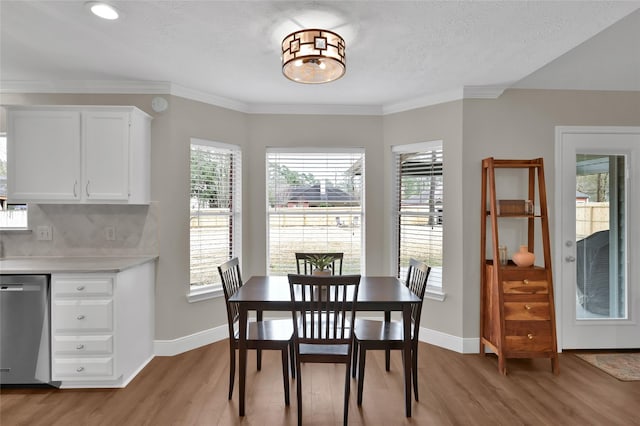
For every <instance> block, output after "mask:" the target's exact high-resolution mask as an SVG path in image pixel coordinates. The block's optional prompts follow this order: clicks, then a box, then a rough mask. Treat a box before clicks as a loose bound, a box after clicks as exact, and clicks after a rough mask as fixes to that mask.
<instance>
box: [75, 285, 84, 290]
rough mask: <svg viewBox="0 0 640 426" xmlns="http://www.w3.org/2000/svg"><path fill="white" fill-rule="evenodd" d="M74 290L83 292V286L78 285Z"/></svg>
mask: <svg viewBox="0 0 640 426" xmlns="http://www.w3.org/2000/svg"><path fill="white" fill-rule="evenodd" d="M76 290H78V291H82V290H84V286H83V285H79V286H78V287H76Z"/></svg>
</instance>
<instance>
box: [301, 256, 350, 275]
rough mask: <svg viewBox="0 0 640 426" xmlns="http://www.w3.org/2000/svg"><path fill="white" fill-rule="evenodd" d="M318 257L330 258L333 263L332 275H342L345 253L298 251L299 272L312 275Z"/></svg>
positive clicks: (331, 263)
mask: <svg viewBox="0 0 640 426" xmlns="http://www.w3.org/2000/svg"><path fill="white" fill-rule="evenodd" d="M317 258H328V259H329V262H330V265H331V275H342V259H343V258H344V253H296V268H297V271H298V274H304V275H311V274H312V273H313V269H314V261H315V259H317Z"/></svg>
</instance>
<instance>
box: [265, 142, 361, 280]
mask: <svg viewBox="0 0 640 426" xmlns="http://www.w3.org/2000/svg"><path fill="white" fill-rule="evenodd" d="M266 160H267V164H266V170H267V203H268V205H267V220H268V226H267V228H268V233H269V235H268V253H267V262H268V273H269V274H270V275H285V274H287V273H290V272H295V271H296V261H295V252H342V253H344V260H343V264H342V273H343V274H359V273H361V271H362V270H363V269H364V268H363V265H362V259H363V258H364V256H363V254H364V253H363V252H364V250H363V238H362V235H363V230H362V228H363V218H364V200H363V194H364V189H363V185H364V151H363V150H313V151H291V150H287V151H279V150H268V151H267V159H266Z"/></svg>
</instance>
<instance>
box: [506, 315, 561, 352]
mask: <svg viewBox="0 0 640 426" xmlns="http://www.w3.org/2000/svg"><path fill="white" fill-rule="evenodd" d="M505 344H506V351H507V352H537V351H540V352H548V351H551V350H552V349H553V339H552V333H551V321H505Z"/></svg>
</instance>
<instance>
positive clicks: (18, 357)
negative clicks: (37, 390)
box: [0, 275, 51, 385]
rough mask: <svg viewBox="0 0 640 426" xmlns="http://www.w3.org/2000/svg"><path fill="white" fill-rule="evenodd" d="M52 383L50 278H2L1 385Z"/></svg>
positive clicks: (4, 276) (29, 276)
mask: <svg viewBox="0 0 640 426" xmlns="http://www.w3.org/2000/svg"><path fill="white" fill-rule="evenodd" d="M50 382H51V341H50V327H49V276H48V275H0V384H2V385H34V384H49V383H50Z"/></svg>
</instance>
